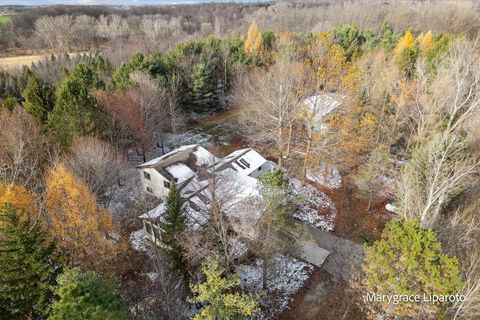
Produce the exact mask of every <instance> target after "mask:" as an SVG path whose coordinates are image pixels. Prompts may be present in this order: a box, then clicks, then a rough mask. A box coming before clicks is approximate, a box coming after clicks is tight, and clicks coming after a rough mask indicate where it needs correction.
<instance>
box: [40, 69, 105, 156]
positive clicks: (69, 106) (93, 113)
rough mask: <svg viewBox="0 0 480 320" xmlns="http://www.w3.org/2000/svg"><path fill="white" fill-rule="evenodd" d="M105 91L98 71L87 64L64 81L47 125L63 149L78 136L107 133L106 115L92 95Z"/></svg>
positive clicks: (73, 70)
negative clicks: (95, 92) (99, 90)
mask: <svg viewBox="0 0 480 320" xmlns="http://www.w3.org/2000/svg"><path fill="white" fill-rule="evenodd" d="M102 87H103V82H102V81H101V80H100V77H99V76H98V74H97V73H96V72H95V70H93V69H92V68H91V67H88V66H86V65H84V64H78V65H77V66H75V67H74V68H73V69H72V70H71V71H70V73H69V74H68V75H67V76H66V77H65V78H64V79H63V80H62V82H61V83H60V85H59V86H58V89H57V101H56V103H55V107H54V108H53V110H52V112H50V114H49V115H48V121H47V122H48V127H49V130H50V132H51V133H52V134H53V136H54V137H55V139H56V141H57V142H58V143H59V144H60V145H61V146H62V147H67V146H68V144H69V143H70V142H71V141H72V140H73V139H74V138H77V137H79V136H91V135H94V136H95V135H97V136H98V135H102V134H105V133H106V131H107V130H108V122H107V120H106V119H107V117H106V114H105V112H104V110H103V109H102V108H101V107H100V106H99V105H98V103H97V100H96V99H95V97H94V96H93V91H94V90H96V89H100V88H102Z"/></svg>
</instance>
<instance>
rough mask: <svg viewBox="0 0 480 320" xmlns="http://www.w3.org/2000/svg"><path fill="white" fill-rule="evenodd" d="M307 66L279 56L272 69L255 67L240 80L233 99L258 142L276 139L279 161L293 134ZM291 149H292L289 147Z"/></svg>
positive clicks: (243, 120)
mask: <svg viewBox="0 0 480 320" xmlns="http://www.w3.org/2000/svg"><path fill="white" fill-rule="evenodd" d="M303 74H304V73H303V65H302V64H299V63H296V62H292V61H290V60H289V59H285V58H283V59H278V60H277V62H276V63H275V65H273V66H272V67H271V68H270V70H268V71H260V70H255V71H253V72H251V73H249V74H247V75H246V76H244V77H242V78H241V79H239V81H238V82H237V84H236V88H235V95H234V97H233V99H234V100H235V101H236V102H237V104H238V105H240V107H241V108H242V117H241V120H242V122H243V125H244V127H245V128H246V129H247V130H246V131H247V132H248V133H249V134H250V137H251V138H252V140H253V141H254V142H257V143H258V142H261V143H265V142H272V141H273V142H274V143H275V145H276V153H277V154H276V155H277V156H278V164H279V165H281V164H282V158H283V157H284V155H286V154H288V150H287V152H286V150H285V149H286V148H287V143H289V141H290V139H288V138H286V137H285V136H286V135H288V136H291V129H292V121H293V115H294V110H295V109H296V107H297V106H298V105H299V104H300V103H301V102H302V101H303V99H302V98H303V96H302V92H301V84H302V83H303ZM287 149H288V148H287Z"/></svg>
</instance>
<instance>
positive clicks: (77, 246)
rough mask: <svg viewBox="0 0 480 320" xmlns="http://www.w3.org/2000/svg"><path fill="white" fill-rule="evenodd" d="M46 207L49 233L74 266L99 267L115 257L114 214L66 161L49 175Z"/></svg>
mask: <svg viewBox="0 0 480 320" xmlns="http://www.w3.org/2000/svg"><path fill="white" fill-rule="evenodd" d="M46 189H47V190H46V211H47V215H48V220H49V223H50V228H49V231H50V234H51V235H52V237H53V238H54V239H55V241H56V243H57V247H58V248H59V249H60V250H62V251H63V252H64V253H65V254H66V255H67V257H68V258H69V262H70V264H71V265H72V266H80V267H85V268H89V269H94V270H99V269H102V268H104V267H105V266H106V262H108V261H109V260H110V259H111V258H112V257H114V255H115V253H116V250H117V245H116V241H115V240H114V239H113V238H112V237H111V236H112V233H113V222H112V216H111V214H110V213H109V212H108V211H107V210H106V209H105V208H102V207H100V206H99V205H98V204H97V202H96V199H95V196H94V195H93V194H92V193H91V192H90V190H89V189H88V187H87V185H86V184H85V183H84V182H83V181H82V180H80V179H78V178H77V177H75V176H74V175H73V174H72V173H71V172H69V171H68V170H67V169H66V168H65V166H64V165H63V164H61V163H60V164H58V165H57V166H55V167H54V168H52V169H51V170H50V172H49V174H48V176H47V179H46Z"/></svg>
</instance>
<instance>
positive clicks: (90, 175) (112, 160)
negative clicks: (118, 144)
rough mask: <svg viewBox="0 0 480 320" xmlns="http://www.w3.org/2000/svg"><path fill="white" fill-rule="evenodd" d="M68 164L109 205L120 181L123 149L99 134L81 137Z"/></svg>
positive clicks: (75, 142)
mask: <svg viewBox="0 0 480 320" xmlns="http://www.w3.org/2000/svg"><path fill="white" fill-rule="evenodd" d="M66 165H67V167H68V168H69V170H71V172H72V173H74V174H75V175H76V176H77V177H79V178H81V179H82V180H83V181H84V182H85V184H86V185H87V186H88V188H89V189H90V191H91V192H92V193H93V194H94V195H95V196H96V198H97V199H98V200H99V201H100V202H101V203H103V204H104V205H105V206H106V205H107V204H108V202H109V200H110V198H111V197H112V196H113V190H114V188H115V185H117V184H120V179H121V174H122V171H123V169H124V167H125V162H124V158H123V155H122V154H121V153H120V152H119V150H117V149H116V148H115V147H113V146H112V145H110V144H109V143H108V142H105V141H102V140H100V139H98V138H95V137H80V138H77V139H75V140H74V141H73V143H72V147H71V148H70V155H69V157H68V158H67V160H66Z"/></svg>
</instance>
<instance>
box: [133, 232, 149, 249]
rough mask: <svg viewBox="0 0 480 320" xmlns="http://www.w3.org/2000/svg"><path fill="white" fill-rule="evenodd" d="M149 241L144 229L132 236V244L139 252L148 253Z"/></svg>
mask: <svg viewBox="0 0 480 320" xmlns="http://www.w3.org/2000/svg"><path fill="white" fill-rule="evenodd" d="M147 241H148V239H147V233H146V232H145V230H143V228H142V229H139V230H137V231H134V232H132V233H131V234H130V242H131V243H132V247H133V249H135V250H137V251H147V250H148V245H149V243H148V242H147Z"/></svg>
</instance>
